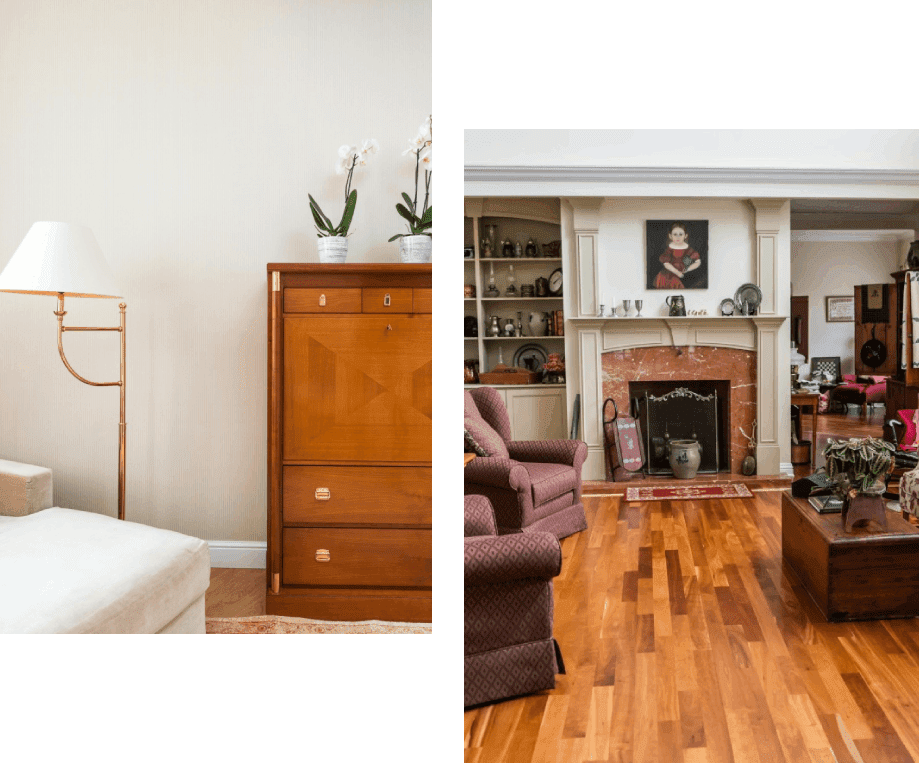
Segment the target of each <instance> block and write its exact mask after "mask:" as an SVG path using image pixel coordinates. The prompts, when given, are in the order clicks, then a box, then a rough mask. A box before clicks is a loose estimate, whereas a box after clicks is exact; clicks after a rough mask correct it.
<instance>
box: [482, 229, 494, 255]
mask: <svg viewBox="0 0 919 763" xmlns="http://www.w3.org/2000/svg"><path fill="white" fill-rule="evenodd" d="M485 240H486V241H487V242H488V243H489V245H490V246H489V248H490V249H491V252H492V253H491V254H486V255H483V256H484V257H494V256H495V251H496V250H495V242H496V241H497V240H498V226H497V225H486V226H485ZM482 248H483V250H484V248H485V247H484V245H483V247H482Z"/></svg>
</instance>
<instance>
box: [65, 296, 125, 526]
mask: <svg viewBox="0 0 919 763" xmlns="http://www.w3.org/2000/svg"><path fill="white" fill-rule="evenodd" d="M126 307H127V305H125V303H124V302H122V303H120V304H119V305H118V309H119V310H120V311H121V325H120V326H110V327H104V328H94V327H90V326H65V325H64V316H65V315H67V313H66V312H65V311H64V295H63V294H60V293H59V294H58V296H57V310H55V311H54V314H55V315H56V316H57V349H58V352H59V353H60V354H61V360H63V361H64V365H65V366H66V367H67V370H68V371H70V373H71V374H73V375H74V376H75V377H76V378H77V379H79V380H80V381H81V382H83V383H84V384H89V385H90V386H93V387H120V390H119V393H120V394H119V397H120V405H119V409H120V416H119V421H118V519H124V503H125V501H124V494H125V468H126V463H127V459H126V455H125V436H126V434H127V424H126V423H125V417H124V416H125V387H126V384H125V380H126V374H125V372H126V363H125V335H126V332H125V317H124V311H125V308H126ZM65 331H117V332H118V333H119V334H121V378H120V379H119V380H118V381H116V382H92V381H90V380H89V379H84V378H83V377H82V376H80V374H78V373H77V372H76V371H74V370H73V367H72V366H71V365H70V363H68V362H67V356H66V355H64V332H65Z"/></svg>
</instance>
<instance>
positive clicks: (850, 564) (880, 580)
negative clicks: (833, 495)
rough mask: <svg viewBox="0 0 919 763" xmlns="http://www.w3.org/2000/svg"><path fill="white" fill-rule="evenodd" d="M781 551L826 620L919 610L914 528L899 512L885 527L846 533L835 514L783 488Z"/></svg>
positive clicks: (918, 544)
mask: <svg viewBox="0 0 919 763" xmlns="http://www.w3.org/2000/svg"><path fill="white" fill-rule="evenodd" d="M782 556H783V557H784V559H785V561H786V562H788V565H789V566H790V567H791V568H792V569H793V570H794V572H795V574H796V575H797V576H798V578H800V580H801V582H802V584H803V585H804V588H805V590H806V591H807V592H808V593H809V594H810V596H811V598H812V599H813V600H814V603H815V604H816V605H817V607H818V608H819V609H820V611H821V612H822V613H823V614H824V616H825V617H826V619H827V620H829V621H831V622H836V621H840V620H883V619H888V618H895V617H917V616H919V528H917V527H914V526H913V525H911V524H910V523H909V522H907V521H905V520H904V519H903V518H902V517H901V516H900V514H899V513H894V512H892V511H891V512H888V514H887V531H886V532H871V531H869V530H867V529H864V528H858V529H856V531H855V532H853V533H845V532H843V529H842V519H841V516H840V515H839V514H818V513H817V512H816V511H815V510H814V509H813V507H812V506H811V505H810V504H809V503H808V501H807V499H806V498H792V496H791V493H790V492H786V493H783V494H782Z"/></svg>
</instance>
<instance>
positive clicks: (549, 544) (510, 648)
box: [463, 495, 565, 707]
mask: <svg viewBox="0 0 919 763" xmlns="http://www.w3.org/2000/svg"><path fill="white" fill-rule="evenodd" d="M496 531H497V525H496V524H495V517H494V513H493V511H492V507H491V505H490V504H489V502H488V499H487V498H485V497H484V496H480V495H467V496H466V498H465V535H466V538H465V549H464V550H465V559H464V571H465V588H464V602H465V609H464V642H463V646H464V649H463V651H464V655H463V656H464V666H465V667H464V675H465V689H464V692H463V703H464V706H465V707H470V706H472V705H480V704H482V703H483V702H494V701H495V700H499V699H505V698H507V697H516V696H520V695H522V694H531V693H533V692H537V691H542V690H544V689H552V688H554V687H555V675H556V673H564V672H565V670H564V665H563V664H562V661H561V654H560V652H559V651H558V646H557V644H556V643H555V639H553V638H552V578H553V577H555V576H556V575H558V573H559V572H560V571H561V565H562V552H561V548H560V547H559V544H558V540H557V539H556V538H555V536H554V535H552V534H551V533H527V534H522V533H518V534H516V535H502V536H499V535H497V534H496Z"/></svg>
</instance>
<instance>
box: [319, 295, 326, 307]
mask: <svg viewBox="0 0 919 763" xmlns="http://www.w3.org/2000/svg"><path fill="white" fill-rule="evenodd" d="M319 307H325V294H320V295H319Z"/></svg>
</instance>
